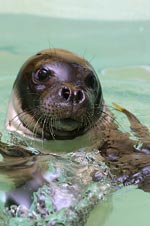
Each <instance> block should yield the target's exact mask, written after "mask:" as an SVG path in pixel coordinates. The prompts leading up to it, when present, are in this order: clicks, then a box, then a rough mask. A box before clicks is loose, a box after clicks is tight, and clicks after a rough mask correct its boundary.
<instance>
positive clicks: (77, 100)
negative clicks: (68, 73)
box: [59, 86, 85, 104]
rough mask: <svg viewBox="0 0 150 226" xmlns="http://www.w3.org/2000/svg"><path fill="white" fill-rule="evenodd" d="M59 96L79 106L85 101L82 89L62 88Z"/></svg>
mask: <svg viewBox="0 0 150 226" xmlns="http://www.w3.org/2000/svg"><path fill="white" fill-rule="evenodd" d="M59 95H60V96H61V97H62V98H63V99H64V100H65V101H68V102H73V104H81V103H82V102H83V101H84V100H85V93H84V91H83V90H82V89H79V88H76V89H73V88H70V87H69V86H64V87H62V88H61V89H60V90H59Z"/></svg>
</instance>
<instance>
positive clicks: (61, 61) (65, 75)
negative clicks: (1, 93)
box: [6, 49, 105, 140]
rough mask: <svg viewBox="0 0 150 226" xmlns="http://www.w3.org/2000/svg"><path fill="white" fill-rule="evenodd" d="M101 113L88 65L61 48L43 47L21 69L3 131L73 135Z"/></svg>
mask: <svg viewBox="0 0 150 226" xmlns="http://www.w3.org/2000/svg"><path fill="white" fill-rule="evenodd" d="M103 112H105V104H104V100H103V94H102V88H101V84H100V81H99V79H98V76H97V74H96V72H95V70H94V68H93V67H92V66H91V64H90V63H89V62H88V61H87V60H85V59H83V58H82V57H80V56H78V55H76V54H74V53H72V52H69V51H67V50H63V49H47V50H43V51H41V52H39V53H37V54H36V55H34V56H32V57H31V58H30V59H28V60H27V62H25V64H24V65H23V66H22V67H21V69H20V71H19V73H18V76H17V78H16V80H15V82H14V85H13V90H12V94H11V99H10V103H9V108H8V115H7V122H6V126H7V129H8V130H10V131H17V132H20V133H22V134H25V135H27V136H32V137H37V138H40V139H47V140H52V139H57V140H66V139H69V140H70V139H73V138H76V137H79V136H81V135H83V134H85V133H86V132H87V131H89V130H90V129H91V128H93V127H95V125H96V124H97V122H98V120H99V119H100V117H101V115H102V113H103Z"/></svg>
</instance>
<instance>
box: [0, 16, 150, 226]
mask: <svg viewBox="0 0 150 226" xmlns="http://www.w3.org/2000/svg"><path fill="white" fill-rule="evenodd" d="M0 27H1V29H0V131H3V133H4V136H3V139H4V140H5V139H7V138H6V137H7V134H6V136H5V132H4V130H3V128H4V123H5V117H6V109H7V103H8V100H9V95H10V92H11V87H12V84H13V81H14V79H15V77H16V74H17V72H18V70H19V67H20V66H21V64H22V63H23V62H24V61H25V59H26V58H27V57H28V56H30V55H32V54H34V53H36V52H37V51H39V50H41V49H44V48H51V47H61V48H66V49H68V50H71V51H74V52H76V53H78V54H80V55H82V56H84V57H85V58H87V59H88V60H90V62H91V63H92V64H93V65H94V67H95V69H96V70H97V72H98V74H99V77H100V80H101V83H102V87H103V93H104V98H105V100H106V103H107V105H109V106H111V105H112V102H116V103H118V104H120V105H122V106H124V107H126V108H127V109H128V110H130V111H132V112H133V113H135V114H136V115H137V116H138V118H139V119H140V120H141V121H142V122H143V123H144V124H145V125H147V126H148V127H149V128H150V114H149V112H150V104H149V100H150V91H149V90H150V67H149V66H148V65H149V61H150V42H149V37H150V23H149V21H143V22H140V21H137V22H130V21H129V22H124V21H121V22H117V21H113V22H109V21H107V22H105V21H99V22H98V21H84V20H82V21H78V20H65V19H52V18H51V19H50V18H41V17H36V16H26V15H17V16H15V15H5V14H4V15H0ZM115 114H116V116H117V120H118V122H119V123H120V124H121V126H122V129H123V130H125V131H129V123H128V121H127V119H126V117H125V116H124V115H123V114H121V113H118V112H116V113H115ZM149 206H150V197H149V194H147V193H145V192H143V191H140V190H137V189H136V187H135V186H133V187H132V186H131V187H128V188H123V189H121V190H119V191H117V192H116V193H114V194H113V195H112V197H108V199H106V200H105V201H104V203H100V204H99V205H98V206H97V207H96V208H95V210H94V211H93V212H92V214H91V216H90V219H89V222H88V223H87V225H88V226H91V225H93V226H130V225H132V226H135V225H136V226H141V225H142V226H149V222H148V219H149ZM91 222H92V224H91Z"/></svg>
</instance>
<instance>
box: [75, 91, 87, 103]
mask: <svg viewBox="0 0 150 226" xmlns="http://www.w3.org/2000/svg"><path fill="white" fill-rule="evenodd" d="M84 99H85V95H84V92H83V91H82V90H78V91H76V92H75V100H76V103H81V102H83V100H84Z"/></svg>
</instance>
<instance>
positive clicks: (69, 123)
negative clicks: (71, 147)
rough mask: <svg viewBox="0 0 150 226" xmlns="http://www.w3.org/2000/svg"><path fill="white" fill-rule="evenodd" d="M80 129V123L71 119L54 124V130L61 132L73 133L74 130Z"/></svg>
mask: <svg viewBox="0 0 150 226" xmlns="http://www.w3.org/2000/svg"><path fill="white" fill-rule="evenodd" d="M79 127H80V122H77V121H76V120H74V119H71V118H66V119H61V120H59V121H57V122H56V128H57V130H61V131H68V132H69V131H70V132H71V131H73V130H76V129H78V128H79Z"/></svg>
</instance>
